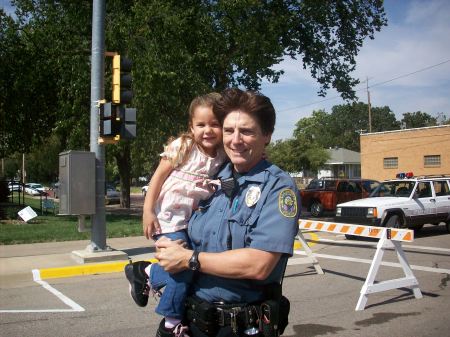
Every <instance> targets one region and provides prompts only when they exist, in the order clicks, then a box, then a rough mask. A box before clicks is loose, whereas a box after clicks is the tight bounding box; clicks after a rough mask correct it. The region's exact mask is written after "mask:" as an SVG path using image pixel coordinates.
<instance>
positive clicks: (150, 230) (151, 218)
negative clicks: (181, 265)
mask: <svg viewBox="0 0 450 337" xmlns="http://www.w3.org/2000/svg"><path fill="white" fill-rule="evenodd" d="M142 229H143V231H144V235H145V237H146V238H147V239H149V240H150V239H151V238H152V237H153V235H156V234H161V226H160V225H159V222H158V218H157V217H156V214H155V213H154V212H151V211H144V215H143V217H142Z"/></svg>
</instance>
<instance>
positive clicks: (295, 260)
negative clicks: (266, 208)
mask: <svg viewBox="0 0 450 337" xmlns="http://www.w3.org/2000/svg"><path fill="white" fill-rule="evenodd" d="M294 254H297V255H307V254H306V253H305V252H304V251H299V250H295V251H294ZM314 256H315V257H319V258H324V259H332V260H341V261H347V262H358V263H366V264H372V262H373V260H369V259H358V258H354V257H350V256H340V255H329V254H316V253H314ZM304 263H305V262H304V259H303V258H290V259H289V260H288V265H297V264H304ZM381 265H382V266H388V267H396V268H402V266H401V264H400V263H395V262H381ZM410 267H411V269H414V270H421V271H427V272H431V273H438V274H450V269H445V268H434V267H426V266H417V265H410Z"/></svg>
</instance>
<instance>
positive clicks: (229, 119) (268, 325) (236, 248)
mask: <svg viewBox="0 0 450 337" xmlns="http://www.w3.org/2000/svg"><path fill="white" fill-rule="evenodd" d="M213 111H214V113H215V115H216V117H217V118H218V119H219V121H220V122H221V123H222V125H223V142H224V148H225V152H226V153H227V155H228V157H229V158H230V161H231V162H230V163H228V164H227V165H226V166H225V167H224V168H223V169H222V170H221V171H220V172H219V174H218V178H219V179H220V182H221V184H220V187H219V188H218V189H217V191H216V193H215V194H214V195H213V196H212V197H211V198H210V199H209V200H206V201H204V202H202V203H201V204H200V206H199V209H198V210H197V211H196V212H195V213H194V214H193V216H192V218H191V220H190V222H189V237H190V238H191V240H192V244H193V249H194V250H193V251H192V250H188V249H185V248H184V247H182V246H180V245H177V244H176V243H174V242H169V241H164V242H157V243H156V244H157V247H158V248H160V249H161V251H160V252H159V253H157V254H156V258H157V259H159V263H160V265H161V266H162V267H164V269H166V270H167V271H169V272H171V273H176V272H179V271H181V270H186V269H191V270H194V271H196V277H195V280H194V282H193V285H192V296H190V297H189V299H188V301H187V317H186V320H187V322H188V324H189V333H190V335H192V336H195V337H197V336H221V337H222V336H246V335H256V336H277V335H278V334H280V332H282V331H280V324H281V325H283V322H284V323H285V324H284V325H286V324H287V317H284V318H283V317H282V316H283V315H284V316H287V313H286V308H284V307H285V306H286V302H283V301H280V298H281V291H280V284H281V281H282V278H283V275H284V269H285V266H286V262H287V258H288V257H289V256H290V255H292V253H293V243H294V237H295V235H296V234H297V231H298V216H299V210H300V200H299V194H298V190H297V188H296V186H295V183H294V182H293V180H292V179H291V178H290V176H289V175H288V174H287V173H285V172H284V171H282V170H281V169H280V168H278V167H277V166H275V165H273V164H271V163H270V162H268V161H267V160H265V159H264V158H265V147H266V146H267V145H268V144H269V143H270V139H271V135H272V133H273V130H274V125H275V110H274V108H273V105H272V103H271V102H270V100H269V98H267V97H265V96H263V95H261V94H258V93H256V92H251V91H242V90H239V89H235V88H233V89H226V90H225V91H224V92H223V93H222V99H221V100H220V101H219V102H218V103H217V104H216V105H215V106H214V109H213ZM277 286H278V287H277ZM287 303H288V302H287ZM287 310H288V309H287ZM280 321H283V322H280ZM282 329H284V328H283V327H282Z"/></svg>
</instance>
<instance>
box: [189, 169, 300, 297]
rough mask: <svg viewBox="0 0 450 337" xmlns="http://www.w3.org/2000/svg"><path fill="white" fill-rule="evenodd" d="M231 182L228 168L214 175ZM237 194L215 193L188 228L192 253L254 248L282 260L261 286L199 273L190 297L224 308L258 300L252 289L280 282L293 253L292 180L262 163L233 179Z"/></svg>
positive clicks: (295, 199)
mask: <svg viewBox="0 0 450 337" xmlns="http://www.w3.org/2000/svg"><path fill="white" fill-rule="evenodd" d="M231 176H232V164H231V163H229V164H227V165H226V166H225V167H224V168H223V169H222V170H221V171H220V172H219V174H218V177H219V178H221V179H224V178H229V177H231ZM237 183H238V185H239V188H238V190H237V192H236V194H235V196H234V198H229V197H227V196H226V195H225V193H224V191H223V190H222V189H221V188H219V189H218V190H217V191H216V193H215V194H214V195H213V196H212V197H211V198H210V199H208V200H205V201H202V202H201V203H200V206H199V209H198V210H197V211H196V212H195V213H194V214H193V216H192V217H191V220H190V222H189V227H188V228H189V237H190V238H191V241H192V244H193V248H194V249H195V250H199V251H201V252H223V251H226V250H230V249H239V248H246V247H249V248H255V249H260V250H264V251H268V252H276V253H282V254H283V255H282V258H280V261H279V262H278V264H277V266H276V267H275V268H274V270H273V272H272V273H271V275H270V276H269V277H268V279H266V280H265V281H264V282H261V281H256V280H244V279H229V278H222V277H218V276H212V275H207V274H203V273H201V272H200V273H199V274H198V277H197V278H196V279H195V281H194V287H193V291H194V293H195V294H196V295H197V296H199V297H200V298H202V299H204V300H206V301H209V302H214V301H224V302H226V303H240V302H246V303H251V302H256V301H259V300H261V299H262V292H261V288H262V287H258V285H261V284H269V283H274V282H280V280H281V277H282V276H283V273H284V268H285V263H286V260H287V258H288V256H290V255H292V253H293V244H294V238H295V235H296V234H297V232H298V217H299V213H300V209H301V207H300V196H299V193H298V190H297V187H296V186H295V183H294V181H293V180H292V178H291V177H290V176H289V175H288V174H286V173H285V172H284V171H282V170H280V169H279V168H278V167H277V166H275V165H273V164H270V163H269V162H267V161H265V160H262V161H261V162H259V163H258V164H257V165H256V166H255V167H254V168H253V169H252V170H251V171H250V172H248V173H247V174H245V175H243V176H241V177H239V179H238V180H237Z"/></svg>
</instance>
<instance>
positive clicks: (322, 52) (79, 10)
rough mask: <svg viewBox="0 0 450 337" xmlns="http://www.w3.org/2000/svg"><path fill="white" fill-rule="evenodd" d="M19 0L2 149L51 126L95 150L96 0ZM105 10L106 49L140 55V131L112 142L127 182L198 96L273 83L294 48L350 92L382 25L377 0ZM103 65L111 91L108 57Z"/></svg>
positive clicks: (2, 46)
mask: <svg viewBox="0 0 450 337" xmlns="http://www.w3.org/2000/svg"><path fill="white" fill-rule="evenodd" d="M13 3H14V5H15V7H16V9H17V11H16V16H17V17H16V19H13V18H11V17H9V16H7V15H6V14H5V13H4V12H3V10H2V11H1V12H0V63H1V64H2V67H0V75H1V77H0V98H1V99H0V114H1V120H2V123H1V125H0V135H1V137H2V140H1V141H0V155H1V156H2V157H7V156H9V155H12V154H14V153H16V152H19V153H29V152H30V151H34V149H37V146H39V145H41V144H43V143H45V142H46V141H47V139H48V138H49V135H50V134H55V135H56V136H57V139H58V140H59V145H58V146H57V147H59V149H58V150H57V151H59V152H61V151H64V150H69V149H70V150H87V149H88V147H89V130H90V128H89V124H90V60H89V56H90V54H91V27H92V1H88V0H80V1H69V0H62V1H44V0H15V1H14V2H13ZM105 18H106V19H105V39H106V42H105V45H106V50H107V51H115V52H118V53H120V54H121V55H124V56H127V57H129V58H131V59H132V60H133V61H134V66H133V71H132V74H133V79H134V82H133V91H134V93H135V99H134V100H133V103H132V105H133V106H134V107H136V108H137V111H138V117H137V118H138V121H137V123H138V136H137V138H136V139H135V140H134V141H131V142H129V141H121V142H120V144H119V145H115V146H112V145H108V146H106V151H107V152H110V154H107V158H114V159H115V160H116V165H117V171H118V173H119V176H120V178H121V181H122V183H123V184H125V189H124V190H127V188H126V184H127V182H129V180H130V177H129V176H127V174H129V173H131V174H133V175H135V176H139V175H142V174H149V173H150V172H152V171H153V170H154V168H155V166H156V165H157V163H158V161H159V156H158V154H159V153H160V152H161V150H162V145H163V144H164V143H165V142H166V141H167V139H168V138H169V136H173V135H176V134H178V133H180V132H181V131H183V130H185V129H186V125H187V108H188V106H189V102H190V101H191V99H192V98H193V97H194V96H196V95H198V94H203V93H206V92H209V91H220V90H222V89H224V88H226V87H229V86H241V87H245V88H249V89H258V88H259V87H260V83H261V81H262V80H263V79H267V80H269V81H271V82H276V81H277V80H278V78H279V77H280V76H281V75H282V74H283V71H282V70H273V69H272V66H273V65H275V64H278V63H280V62H281V61H282V60H283V59H285V58H287V57H291V58H298V59H299V61H300V62H299V67H301V66H303V67H304V68H305V69H308V70H309V71H310V72H311V74H312V76H313V77H314V78H316V79H317V81H318V83H319V84H320V88H321V89H320V94H325V92H326V90H327V89H328V88H330V87H334V88H336V89H337V90H338V91H339V92H340V93H341V95H342V97H344V98H352V97H354V92H353V89H352V87H353V86H354V85H355V84H356V83H357V80H355V79H353V78H352V77H351V76H350V75H349V74H350V72H351V71H352V70H353V69H354V67H355V57H356V55H357V53H358V51H359V49H360V48H361V46H362V44H363V41H364V39H365V38H373V37H374V33H375V32H376V31H378V30H380V29H381V27H382V26H383V25H385V24H386V18H385V14H384V9H383V3H382V1H381V0H363V1H356V0H350V1H349V0H336V1H331V2H330V1H326V2H323V1H313V0H305V1H294V0H284V1H244V0H240V1H191V0H189V1H178V0H154V1H147V0H134V1H121V0H109V1H107V2H106V17H105ZM105 71H106V74H105V84H104V89H105V98H106V99H107V100H109V99H110V95H111V94H110V84H109V83H110V59H108V58H106V59H105ZM3 121H4V122H3ZM49 155H50V154H49ZM111 160H112V159H111ZM46 165H54V164H52V163H49V162H47V163H46ZM108 166H109V165H108ZM113 171H114V170H113ZM52 174H53V173H52V170H51V169H50V170H47V172H46V173H45V175H46V177H50V176H51V175H52ZM46 179H50V178H46Z"/></svg>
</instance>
